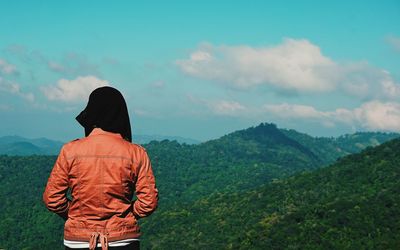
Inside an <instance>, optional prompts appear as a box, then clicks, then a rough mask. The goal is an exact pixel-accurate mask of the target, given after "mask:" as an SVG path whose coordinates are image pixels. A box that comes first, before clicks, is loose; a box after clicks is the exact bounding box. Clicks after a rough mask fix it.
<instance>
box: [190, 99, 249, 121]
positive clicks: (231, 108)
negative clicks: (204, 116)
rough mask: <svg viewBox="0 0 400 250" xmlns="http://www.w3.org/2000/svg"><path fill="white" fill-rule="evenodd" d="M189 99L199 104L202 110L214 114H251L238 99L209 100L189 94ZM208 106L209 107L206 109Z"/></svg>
mask: <svg viewBox="0 0 400 250" xmlns="http://www.w3.org/2000/svg"><path fill="white" fill-rule="evenodd" d="M187 98H188V100H189V101H190V102H191V103H193V104H199V105H200V106H201V107H202V108H201V111H202V112H204V111H205V110H208V111H211V113H212V114H215V115H221V116H246V115H247V114H249V113H248V112H247V111H248V110H247V107H245V106H244V105H242V104H241V103H239V102H237V101H229V100H222V99H221V100H209V99H203V98H198V97H195V96H192V95H187ZM204 107H206V108H207V109H204Z"/></svg>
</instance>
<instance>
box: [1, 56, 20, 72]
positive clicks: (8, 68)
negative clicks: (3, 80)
mask: <svg viewBox="0 0 400 250" xmlns="http://www.w3.org/2000/svg"><path fill="white" fill-rule="evenodd" d="M0 73H2V74H4V75H10V74H15V73H17V67H15V66H14V65H12V64H10V63H8V62H7V61H5V60H3V59H0Z"/></svg>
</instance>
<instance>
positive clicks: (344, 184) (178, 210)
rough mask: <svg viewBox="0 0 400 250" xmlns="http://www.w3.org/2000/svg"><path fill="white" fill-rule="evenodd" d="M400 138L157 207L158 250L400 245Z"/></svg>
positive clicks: (149, 236) (151, 230)
mask: <svg viewBox="0 0 400 250" xmlns="http://www.w3.org/2000/svg"><path fill="white" fill-rule="evenodd" d="M399 163H400V139H395V140H393V141H390V142H387V143H384V144H382V145H381V146H378V147H376V148H368V149H366V150H364V151H363V152H362V153H359V154H354V155H350V156H347V157H344V158H342V159H341V160H339V161H338V162H337V163H335V164H333V165H331V166H329V167H326V168H321V169H318V170H315V171H312V172H304V173H301V174H297V175H294V176H292V177H289V178H285V179H281V180H276V181H273V182H272V183H268V184H265V185H261V186H259V187H256V188H254V189H252V190H245V191H235V192H229V191H224V192H220V191H219V190H216V191H215V192H213V193H212V194H210V195H209V196H207V197H204V198H201V199H198V200H196V201H195V202H193V203H190V204H176V205H174V206H172V207H169V208H167V209H161V210H159V211H157V212H156V213H155V214H154V215H153V216H152V217H151V218H149V219H148V220H147V221H145V222H144V223H143V231H145V235H146V236H145V240H144V242H146V247H148V248H151V249H199V248H200V249H398V247H399V246H400V181H399V180H400V165H399Z"/></svg>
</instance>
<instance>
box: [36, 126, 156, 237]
mask: <svg viewBox="0 0 400 250" xmlns="http://www.w3.org/2000/svg"><path fill="white" fill-rule="evenodd" d="M68 188H70V189H71V196H72V200H69V199H68V198H67V196H66V193H67V190H68ZM135 192H136V198H137V199H136V200H135V201H132V198H133V195H134V193H135ZM43 201H44V203H45V204H46V207H47V208H48V209H49V210H50V211H52V212H54V213H57V214H59V215H60V216H62V217H64V218H65V219H67V220H66V222H65V227H64V238H65V239H66V240H75V241H87V242H91V245H92V243H93V241H94V243H93V244H95V242H97V240H98V238H100V240H101V242H103V244H104V242H107V240H108V241H116V240H122V239H129V238H138V237H139V236H140V232H139V225H138V223H137V219H138V218H140V217H145V216H148V215H149V214H151V213H152V212H153V211H154V210H155V209H156V207H157V201H158V191H157V188H156V185H155V179H154V175H153V171H152V168H151V164H150V160H149V158H148V156H147V153H146V151H145V149H144V148H142V147H141V146H139V145H136V144H132V143H130V142H128V141H126V140H124V139H123V138H122V137H121V135H120V134H116V133H110V132H106V131H103V130H102V129H100V128H95V129H94V130H93V131H92V132H91V133H90V135H89V136H88V137H85V138H83V139H79V140H75V141H72V142H69V143H67V144H65V145H64V146H63V148H62V149H61V152H60V154H59V156H58V158H57V161H56V163H55V165H54V168H53V170H52V172H51V174H50V177H49V179H48V182H47V186H46V189H45V191H44V193H43ZM105 245H107V244H105Z"/></svg>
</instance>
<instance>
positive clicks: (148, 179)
mask: <svg viewBox="0 0 400 250" xmlns="http://www.w3.org/2000/svg"><path fill="white" fill-rule="evenodd" d="M141 159H142V160H141V162H140V164H139V166H138V169H137V179H136V185H135V189H136V197H137V199H136V200H135V201H134V203H133V213H134V215H135V216H136V217H137V218H141V217H145V216H148V215H150V214H151V213H152V212H153V211H154V210H155V209H156V208H157V203H158V190H157V188H156V183H155V178H154V174H153V170H152V167H151V163H150V159H149V157H148V155H147V153H146V151H145V150H143V155H142V157H141Z"/></svg>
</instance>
